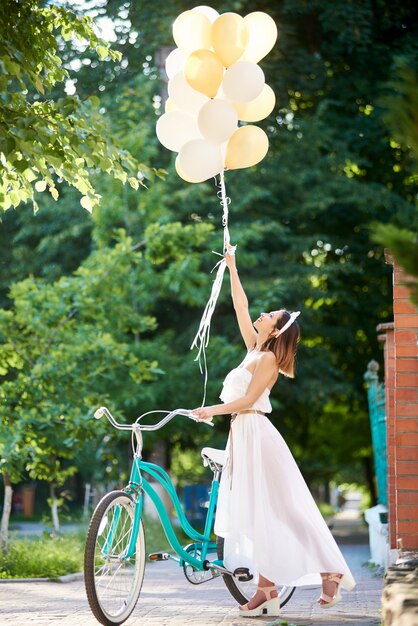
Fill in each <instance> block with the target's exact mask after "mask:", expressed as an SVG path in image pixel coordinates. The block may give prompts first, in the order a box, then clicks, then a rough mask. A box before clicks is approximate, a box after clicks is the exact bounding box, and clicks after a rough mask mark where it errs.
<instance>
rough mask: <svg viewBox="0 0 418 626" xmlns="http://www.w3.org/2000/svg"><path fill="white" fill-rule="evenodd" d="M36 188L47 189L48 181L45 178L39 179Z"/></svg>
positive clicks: (37, 189) (39, 189) (38, 189)
mask: <svg viewBox="0 0 418 626" xmlns="http://www.w3.org/2000/svg"><path fill="white" fill-rule="evenodd" d="M35 189H36V191H39V192H41V191H45V189H46V181H45V180H38V182H37V183H35Z"/></svg>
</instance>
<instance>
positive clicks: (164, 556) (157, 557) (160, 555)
mask: <svg viewBox="0 0 418 626" xmlns="http://www.w3.org/2000/svg"><path fill="white" fill-rule="evenodd" d="M148 558H149V560H150V561H168V559H169V558H170V555H169V554H168V553H167V552H152V553H151V554H149V555H148Z"/></svg>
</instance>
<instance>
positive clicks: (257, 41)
mask: <svg viewBox="0 0 418 626" xmlns="http://www.w3.org/2000/svg"><path fill="white" fill-rule="evenodd" d="M244 23H245V25H246V26H247V28H248V32H249V35H250V37H249V41H248V45H247V48H246V50H245V54H244V56H245V59H246V60H247V61H253V63H258V62H259V61H260V60H261V59H263V58H264V57H265V56H266V54H268V53H269V52H270V50H271V49H272V48H273V46H274V44H275V43H276V39H277V26H276V24H275V21H274V20H273V18H272V17H270V15H267V13H263V12H262V11H255V12H254V13H249V15H246V16H245V17H244Z"/></svg>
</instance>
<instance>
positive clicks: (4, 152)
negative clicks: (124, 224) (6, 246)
mask: <svg viewBox="0 0 418 626" xmlns="http://www.w3.org/2000/svg"><path fill="white" fill-rule="evenodd" d="M58 33H59V36H60V37H61V38H62V39H64V40H67V41H68V40H70V39H73V40H75V41H77V42H78V45H79V46H82V47H85V46H88V47H89V48H90V49H93V50H95V51H96V53H97V55H98V56H99V58H100V59H102V60H105V59H106V58H110V59H112V60H114V61H115V60H118V59H120V53H119V52H117V51H113V50H111V49H110V48H109V45H108V44H107V43H106V42H105V41H104V40H103V39H100V38H98V37H97V36H96V34H95V33H94V30H93V28H92V22H91V20H90V19H89V18H88V17H78V16H77V15H75V14H74V13H73V12H72V11H69V10H68V9H66V8H64V7H61V6H55V5H54V4H48V5H46V6H44V5H42V4H41V3H39V2H38V1H37V0H21V1H19V2H16V1H15V0H7V1H5V2H2V4H1V7H0V87H1V97H0V155H1V163H2V173H1V178H0V205H1V206H2V208H3V209H4V210H6V209H8V208H9V207H11V206H13V207H17V206H18V205H19V204H20V203H21V202H28V201H29V200H31V201H32V202H33V207H34V210H35V212H36V211H37V209H38V204H37V202H36V200H35V197H34V190H36V191H39V192H42V191H45V190H46V189H47V188H48V190H49V192H50V194H51V196H52V197H53V198H54V200H57V199H58V196H59V191H58V186H57V182H61V181H65V182H66V183H68V184H70V185H73V186H74V187H75V188H76V189H77V190H78V191H79V192H80V193H81V194H82V198H81V201H80V203H81V205H82V206H83V207H84V208H85V209H87V210H89V211H91V210H92V209H93V207H94V206H96V205H97V204H98V203H99V200H100V197H99V194H97V192H96V190H95V188H94V186H93V184H92V180H91V173H90V172H91V170H92V169H93V168H94V169H96V170H99V171H104V172H107V173H108V174H111V175H112V176H113V177H114V178H117V179H119V180H121V181H122V182H123V183H125V182H127V181H128V182H129V184H130V185H131V186H132V187H133V188H135V189H138V186H139V184H141V178H143V176H144V175H149V170H148V168H147V167H145V166H143V165H140V164H139V163H138V162H137V161H135V159H133V158H132V156H131V155H130V154H129V153H128V152H127V151H125V150H123V149H122V148H121V147H120V146H118V145H117V144H116V143H115V142H113V141H112V140H111V138H109V136H108V126H107V124H106V122H105V120H104V119H103V116H102V115H101V114H100V113H99V111H98V110H97V107H98V104H99V101H98V99H97V98H95V97H90V98H87V99H85V100H84V101H81V100H80V99H79V98H78V97H77V96H67V97H60V98H57V99H55V100H52V99H44V98H46V96H47V95H48V93H49V92H50V91H51V89H52V88H53V87H54V86H55V85H56V84H57V83H62V82H63V81H65V80H66V79H67V78H68V71H67V70H66V69H65V68H63V67H62V61H61V59H60V56H59V41H58V38H57V37H58V35H57V34H58ZM138 174H139V178H138Z"/></svg>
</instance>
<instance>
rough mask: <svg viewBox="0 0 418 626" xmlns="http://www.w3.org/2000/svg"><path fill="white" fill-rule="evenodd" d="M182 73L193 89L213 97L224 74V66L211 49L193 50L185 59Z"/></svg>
mask: <svg viewBox="0 0 418 626" xmlns="http://www.w3.org/2000/svg"><path fill="white" fill-rule="evenodd" d="M184 74H185V76H186V79H187V82H188V83H189V85H191V87H193V89H196V91H200V93H204V94H205V95H206V96H209V98H214V97H215V96H216V94H217V93H218V89H219V86H220V84H221V82H222V79H223V76H224V68H223V65H222V63H221V62H220V60H219V59H218V57H217V56H216V54H215V53H214V52H212V51H211V50H195V52H192V53H191V55H190V56H189V58H188V59H187V61H186V65H185V68H184Z"/></svg>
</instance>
